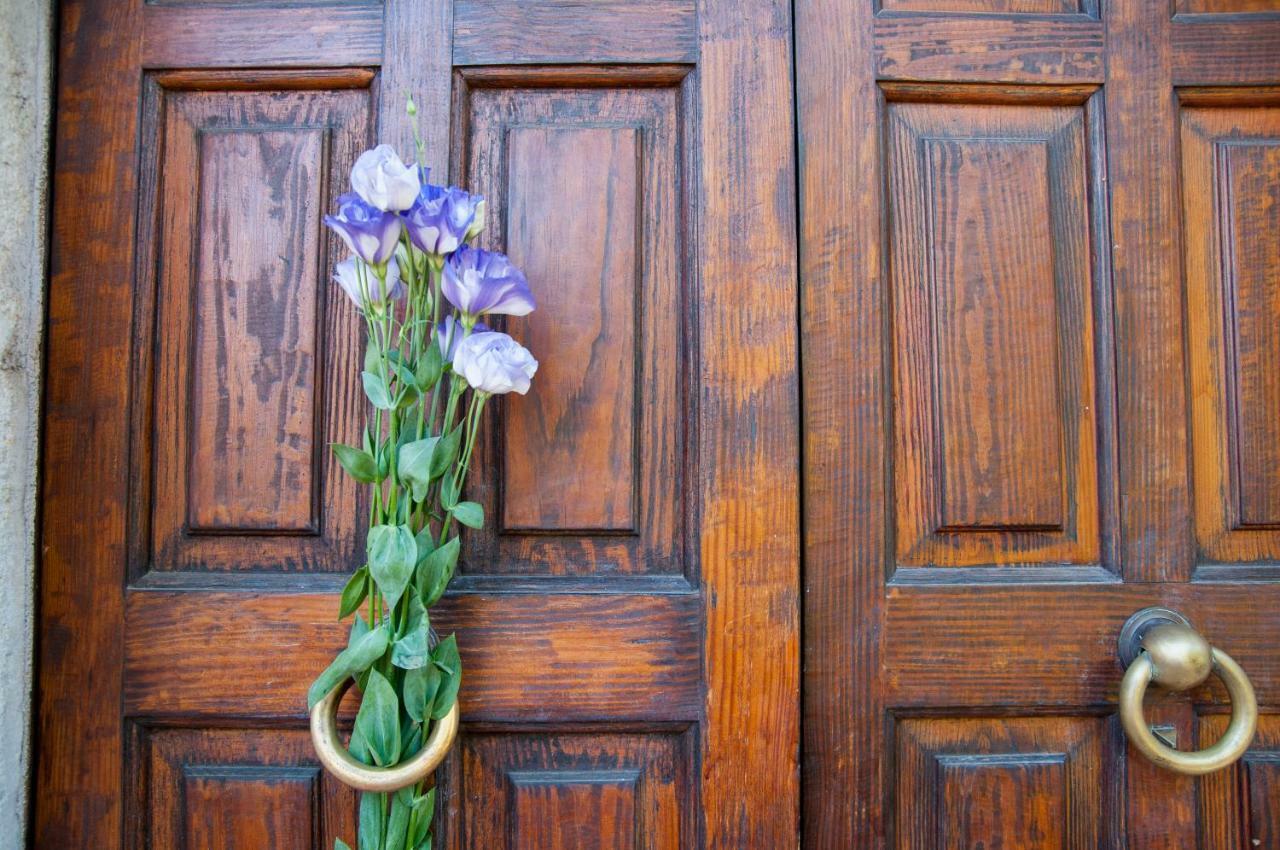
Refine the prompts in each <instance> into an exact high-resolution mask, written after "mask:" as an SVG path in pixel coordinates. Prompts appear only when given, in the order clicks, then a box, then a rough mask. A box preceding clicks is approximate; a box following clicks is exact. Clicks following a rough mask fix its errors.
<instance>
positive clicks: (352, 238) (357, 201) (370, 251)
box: [324, 192, 401, 266]
mask: <svg viewBox="0 0 1280 850" xmlns="http://www.w3.org/2000/svg"><path fill="white" fill-rule="evenodd" d="M324 223H325V224H326V225H328V226H329V227H331V228H333V230H334V232H335V233H337V234H338V235H339V236H341V237H342V241H343V242H345V243H347V247H348V248H350V249H351V252H352V253H353V254H355V255H356V256H357V257H359V258H360V259H362V260H364V261H365V262H366V263H368V264H369V265H371V266H381V265H382V264H383V263H385V262H387V260H389V259H391V255H392V254H394V253H395V250H396V242H397V241H398V240H399V239H400V227H401V224H400V217H399V216H398V215H396V214H395V213H390V212H385V211H383V210H380V209H378V208H377V207H375V206H372V205H371V204H367V203H365V201H364V199H362V198H361V197H360V196H359V195H357V194H356V193H355V192H348V193H347V194H345V195H343V196H341V197H340V198H338V214H337V215H327V216H325V217H324Z"/></svg>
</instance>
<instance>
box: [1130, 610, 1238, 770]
mask: <svg viewBox="0 0 1280 850" xmlns="http://www.w3.org/2000/svg"><path fill="white" fill-rule="evenodd" d="M1135 616H1136V615H1135ZM1139 646H1140V650H1139V651H1138V653H1137V657H1135V658H1134V659H1133V661H1132V662H1131V663H1130V664H1129V668H1128V669H1127V670H1126V671H1125V674H1124V679H1123V680H1122V681H1121V682H1120V721H1121V723H1122V724H1123V726H1124V731H1125V734H1126V735H1127V736H1128V738H1129V740H1130V741H1131V742H1132V743H1133V746H1134V747H1135V748H1136V749H1137V750H1138V752H1140V753H1142V754H1143V755H1144V756H1146V757H1147V758H1148V759H1150V760H1151V761H1152V762H1154V763H1155V764H1157V765H1159V766H1160V767H1163V768H1164V769H1166V770H1171V771H1173V772H1175V773H1184V774H1188V775H1190V776H1200V775H1202V774H1205V773H1212V772H1214V771H1215V770H1221V769H1222V768H1224V767H1227V766H1228V765H1230V764H1231V763H1233V762H1234V761H1236V759H1238V758H1240V756H1242V755H1244V752H1245V750H1247V749H1249V744H1250V743H1251V742H1252V741H1253V733H1254V731H1255V729H1256V728H1257V725H1258V701H1257V698H1256V697H1255V696H1254V693H1253V685H1251V684H1250V683H1249V677H1248V676H1246V675H1245V672H1244V670H1242V669H1241V668H1240V665H1239V664H1237V663H1236V662H1235V661H1234V660H1232V658H1231V656H1230V655H1227V654H1226V653H1225V652H1223V651H1222V650H1220V649H1215V648H1214V647H1212V646H1210V645H1209V642H1208V641H1206V640H1205V639H1204V638H1203V637H1201V636H1200V635H1199V634H1198V633H1197V632H1196V631H1195V629H1192V628H1191V627H1190V626H1188V625H1183V623H1179V622H1169V621H1165V622H1161V623H1160V624H1158V625H1154V626H1153V627H1151V628H1150V629H1149V630H1147V631H1146V632H1145V633H1144V634H1142V635H1141V638H1140V640H1139ZM1210 672H1213V673H1216V674H1217V675H1218V678H1219V679H1221V680H1222V682H1223V684H1225V685H1226V686H1227V691H1228V693H1230V695H1231V722H1230V724H1228V726H1227V731H1226V732H1224V733H1223V735H1222V737H1221V738H1219V739H1218V740H1217V742H1215V743H1214V744H1213V745H1212V746H1210V747H1208V748H1206V749H1203V750H1197V751H1195V752H1181V751H1179V750H1175V749H1174V748H1173V747H1170V746H1168V745H1167V744H1165V743H1164V742H1162V741H1161V740H1160V739H1159V738H1157V737H1156V735H1155V734H1154V733H1153V732H1152V730H1151V728H1150V726H1148V725H1147V721H1146V720H1145V719H1144V718H1143V716H1142V698H1143V696H1144V695H1145V694H1146V692H1147V686H1148V685H1149V684H1151V683H1153V682H1154V683H1156V684H1157V685H1160V686H1162V687H1164V688H1166V689H1169V690H1175V691H1182V690H1187V689H1189V688H1194V687H1196V686H1197V685H1199V684H1200V683H1201V682H1203V681H1204V680H1205V679H1207V678H1208V677H1209V674H1210Z"/></svg>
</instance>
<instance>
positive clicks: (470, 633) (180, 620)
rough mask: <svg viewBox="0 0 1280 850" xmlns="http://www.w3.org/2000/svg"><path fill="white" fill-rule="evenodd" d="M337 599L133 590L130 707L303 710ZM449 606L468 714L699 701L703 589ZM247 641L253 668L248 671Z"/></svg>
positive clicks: (600, 715) (592, 716) (692, 709)
mask: <svg viewBox="0 0 1280 850" xmlns="http://www.w3.org/2000/svg"><path fill="white" fill-rule="evenodd" d="M333 601H334V599H333V596H332V595H328V594H323V595H321V594H288V595H278V594H264V595H260V596H256V595H252V594H245V593H234V592H232V593H227V592H223V593H218V592H212V591H209V592H203V593H199V594H196V593H190V592H177V593H175V592H164V591H139V592H135V593H133V594H131V595H130V598H129V605H128V612H127V616H126V623H127V633H128V635H127V638H126V641H127V642H126V645H125V655H126V658H127V666H128V676H127V678H126V681H125V687H124V701H125V709H126V711H127V712H128V713H129V714H131V715H137V716H148V715H155V714H162V715H166V716H174V715H177V716H182V715H191V716H203V717H206V718H210V719H216V718H218V717H234V716H238V715H244V716H249V717H289V718H295V719H301V718H304V717H305V714H306V699H305V694H306V689H307V686H308V685H309V684H310V682H311V680H312V679H313V678H315V675H316V673H315V671H316V670H317V669H324V666H325V664H327V661H326V659H329V658H331V657H332V656H333V654H334V653H335V652H336V651H337V650H339V649H341V648H342V647H343V646H345V644H346V630H345V629H344V628H341V627H335V626H334V623H335V622H336V621H335V617H334V611H333V604H332V603H333ZM442 607H443V609H444V610H441V611H440V612H439V614H438V615H437V616H436V617H435V618H434V620H433V625H434V626H435V628H436V629H437V630H438V631H441V632H442V633H443V634H450V633H452V632H454V631H457V633H458V645H459V647H460V648H461V651H462V661H463V664H464V666H465V668H466V670H467V679H466V681H467V686H466V688H465V689H464V691H463V695H462V697H461V699H462V713H463V720H464V722H466V721H471V720H494V721H502V720H503V719H517V718H518V719H520V720H523V721H529V722H536V721H540V722H565V723H568V722H573V721H579V722H581V721H587V720H609V719H616V720H627V721H641V720H648V721H654V720H664V719H669V720H680V721H688V720H691V719H693V718H695V717H697V715H698V707H699V701H700V698H701V689H700V686H699V682H698V670H697V661H698V656H697V643H696V641H697V637H698V632H699V626H698V612H697V608H698V602H697V598H696V597H695V596H692V595H672V596H634V597H631V598H628V597H625V596H616V595H605V594H593V595H550V596H548V595H544V594H536V595H535V594H493V595H479V594H476V595H472V594H466V595H461V596H458V597H457V598H454V599H450V600H449V601H448V602H447V603H445V604H444V605H443V606H442ZM246 653H251V654H252V656H253V658H254V669H255V670H256V671H257V672H256V673H255V675H254V676H253V677H247V676H245V675H244V674H243V672H242V671H241V664H242V663H243V660H244V658H245V657H246ZM188 658H198V659H199V663H198V664H194V665H193V664H189V663H184V662H183V660H184V659H188ZM264 683H267V684H264Z"/></svg>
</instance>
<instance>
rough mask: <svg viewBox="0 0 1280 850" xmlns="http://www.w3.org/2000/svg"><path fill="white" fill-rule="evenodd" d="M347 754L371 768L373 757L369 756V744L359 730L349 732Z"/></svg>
mask: <svg viewBox="0 0 1280 850" xmlns="http://www.w3.org/2000/svg"><path fill="white" fill-rule="evenodd" d="M347 752H349V753H351V757H352V758H353V759H355V760H356V761H358V762H360V763H361V764H364V765H368V766H369V767H373V756H372V755H370V754H369V742H368V741H366V740H365V739H364V735H363V734H361V732H360V730H359V729H352V730H351V740H350V741H349V742H348V743H347Z"/></svg>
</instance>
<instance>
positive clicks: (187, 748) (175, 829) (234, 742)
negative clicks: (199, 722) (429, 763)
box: [137, 728, 356, 850]
mask: <svg viewBox="0 0 1280 850" xmlns="http://www.w3.org/2000/svg"><path fill="white" fill-rule="evenodd" d="M137 732H138V733H139V735H140V736H141V740H140V741H139V752H140V753H143V754H145V756H144V757H145V759H146V763H147V767H148V772H147V777H148V779H147V787H146V788H144V789H139V790H140V791H141V792H142V793H143V795H144V799H145V803H144V804H143V805H144V807H145V812H146V819H147V823H148V824H149V837H150V840H151V842H152V844H151V846H154V847H184V848H192V850H194V849H195V848H201V850H205V848H207V850H260V848H264V847H290V846H315V847H332V846H333V840H334V838H342V837H344V836H351V835H354V834H355V821H356V818H355V813H356V794H355V792H353V791H352V790H351V789H349V788H346V787H344V786H343V785H341V784H340V783H338V782H337V781H336V780H334V779H333V778H332V777H330V776H328V775H327V774H326V773H325V772H324V771H323V770H322V769H321V768H320V767H319V766H318V765H317V764H315V763H314V760H313V757H312V754H311V740H310V737H309V736H308V735H307V733H306V732H304V731H302V730H280V729H268V730H261V729H253V730H247V729H164V728H153V729H139V730H137Z"/></svg>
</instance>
